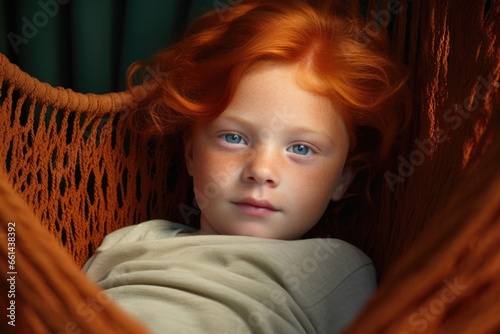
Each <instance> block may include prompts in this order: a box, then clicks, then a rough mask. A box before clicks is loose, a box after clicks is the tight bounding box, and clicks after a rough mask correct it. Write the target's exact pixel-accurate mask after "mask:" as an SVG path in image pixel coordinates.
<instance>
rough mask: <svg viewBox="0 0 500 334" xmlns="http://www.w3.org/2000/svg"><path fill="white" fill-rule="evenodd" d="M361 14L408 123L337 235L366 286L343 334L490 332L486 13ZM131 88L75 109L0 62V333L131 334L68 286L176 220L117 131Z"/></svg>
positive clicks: (498, 49)
mask: <svg viewBox="0 0 500 334" xmlns="http://www.w3.org/2000/svg"><path fill="white" fill-rule="evenodd" d="M352 3H353V4H354V5H353V10H357V8H356V6H355V4H356V1H354V2H352ZM370 3H371V4H373V6H372V8H374V9H373V10H374V11H375V13H380V14H381V15H382V14H384V13H389V15H390V16H391V15H392V16H393V17H392V18H393V20H394V22H393V26H392V27H393V33H392V36H393V37H392V39H393V45H394V47H395V49H396V50H397V51H398V54H399V56H400V57H401V59H405V60H406V62H407V63H408V64H409V67H410V70H411V72H412V78H411V82H410V83H411V86H412V91H413V94H414V100H415V106H416V113H415V117H414V119H413V121H412V127H411V129H410V130H409V131H408V134H407V135H408V138H414V140H411V141H409V143H408V144H407V145H406V146H405V145H404V144H403V145H402V146H401V151H399V152H396V153H395V156H394V165H393V166H392V167H391V168H390V169H388V170H387V172H386V173H385V174H384V175H383V176H381V178H380V180H379V181H380V182H379V184H380V190H379V191H378V193H377V196H376V197H377V198H376V202H378V203H380V207H379V208H378V209H376V210H374V211H373V212H370V214H369V215H364V216H363V215H360V217H359V221H357V222H356V224H357V225H356V227H355V228H354V230H353V231H350V232H348V233H347V232H345V233H343V232H339V234H338V236H339V237H342V238H344V239H346V240H347V241H349V242H351V243H353V244H355V245H357V246H358V247H360V248H361V249H363V250H364V251H365V252H366V253H367V254H368V255H369V256H370V257H371V258H372V259H373V261H374V263H375V265H376V267H377V270H378V272H379V276H380V278H381V281H380V285H379V289H378V291H377V293H376V295H375V296H374V298H373V299H372V300H371V302H370V303H369V305H368V306H367V307H366V308H365V310H364V311H363V313H362V314H361V315H360V317H359V318H358V319H357V321H355V322H354V324H353V325H352V326H351V327H350V328H349V329H347V333H422V332H428V333H457V332H460V333H462V332H473V333H496V332H500V317H498V315H497V313H498V310H500V299H499V298H498V296H499V295H500V283H499V281H498V277H499V276H500V246H499V245H500V224H499V223H500V192H499V191H498V189H500V172H499V170H500V168H499V167H500V138H499V137H500V133H499V130H500V129H499V127H500V119H499V118H500V84H499V79H500V45H499V44H500V3H498V2H497V1H473V2H461V3H459V2H433V1H430V0H427V1H410V0H408V1H402V2H401V3H400V5H401V6H402V8H409V7H410V6H411V13H412V17H411V22H410V23H411V24H407V22H408V18H407V11H401V12H398V13H397V15H396V14H393V13H392V12H391V8H394V7H391V6H389V2H385V1H384V3H385V4H386V5H387V6H385V7H384V8H385V9H384V8H382V9H379V8H378V7H377V3H378V1H371V2H370ZM369 11H370V9H369ZM383 11H385V12H383ZM408 12H409V11H408ZM379 28H380V29H385V28H387V27H386V26H384V25H383V24H382V26H380V25H379ZM141 88H142V87H138V88H137V90H136V91H134V92H122V93H110V94H104V95H93V94H85V95H84V94H80V93H76V92H73V91H71V90H69V89H63V88H59V87H57V88H56V87H51V86H49V85H48V84H45V83H41V82H39V81H38V80H36V79H35V78H33V77H31V76H29V75H28V74H26V73H24V72H22V71H21V70H20V69H19V68H18V67H17V66H16V65H13V64H11V63H10V62H9V60H8V59H7V58H6V57H5V56H3V55H0V89H1V90H0V93H1V95H0V143H1V144H0V152H1V155H2V157H3V159H1V161H0V225H1V230H0V254H1V260H0V272H1V276H2V279H1V283H0V286H1V287H2V292H1V293H2V295H1V299H0V300H1V302H0V307H1V308H2V310H3V312H4V314H3V315H2V320H1V322H0V328H1V332H2V333H6V332H18V333H46V332H47V331H51V332H54V333H74V332H75V333H76V332H79V330H81V332H82V333H100V334H101V333H143V332H145V329H144V328H143V326H142V325H141V324H139V323H137V322H136V321H135V320H133V319H132V318H130V317H129V316H128V315H126V314H125V313H124V312H122V311H121V309H120V308H119V307H117V306H116V305H115V304H114V303H113V302H111V301H110V300H109V299H107V298H106V296H105V295H104V294H103V293H102V291H101V290H99V288H98V287H96V286H95V285H94V284H93V283H91V282H90V281H89V280H88V279H87V278H86V277H85V276H84V275H83V274H82V273H81V272H80V268H81V266H82V265H83V263H84V262H85V261H86V260H87V259H88V257H89V256H90V255H91V254H92V253H93V252H94V251H95V249H96V247H97V246H98V245H99V244H100V242H101V241H102V238H103V237H104V235H106V234H107V233H109V232H111V231H113V230H116V229H117V228H120V227H122V226H125V225H128V224H132V223H134V222H140V221H144V220H147V219H152V218H167V219H171V220H173V221H177V222H181V223H182V222H186V221H187V217H186V215H189V210H187V211H186V210H185V209H186V208H184V207H183V206H182V204H180V203H183V202H182V199H185V198H186V187H185V186H184V184H183V183H182V182H180V181H179V180H181V179H182V178H180V177H178V171H177V170H176V169H175V168H174V167H172V166H173V165H171V163H170V162H169V161H168V159H167V155H166V154H161V153H162V152H163V151H162V152H159V151H157V150H159V148H154V147H151V146H150V145H149V144H148V143H146V142H144V141H143V140H142V139H141V138H140V137H139V136H138V135H137V134H135V133H133V132H131V131H130V130H129V129H127V128H126V126H125V124H126V123H125V122H123V121H122V120H123V118H124V117H126V116H127V113H128V112H129V111H130V110H132V109H133V108H134V106H135V105H137V103H138V102H140V101H141V96H142V95H141V94H143V93H147V91H146V92H144V88H142V90H143V91H141ZM415 138H416V139H415ZM164 149H166V150H168V149H169V146H168V143H167V144H166V146H165V148H164ZM5 313H6V314H5ZM9 322H10V323H9ZM12 324H15V327H13V326H12Z"/></svg>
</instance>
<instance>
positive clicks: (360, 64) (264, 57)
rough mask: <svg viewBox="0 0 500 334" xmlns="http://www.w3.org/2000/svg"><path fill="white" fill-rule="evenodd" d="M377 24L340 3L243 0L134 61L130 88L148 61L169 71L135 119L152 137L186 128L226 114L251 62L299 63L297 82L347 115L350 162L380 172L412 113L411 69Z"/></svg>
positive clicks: (201, 21) (296, 0)
mask: <svg viewBox="0 0 500 334" xmlns="http://www.w3.org/2000/svg"><path fill="white" fill-rule="evenodd" d="M220 14H223V15H220ZM368 27H369V25H368V24H367V22H365V21H363V20H361V19H360V18H356V17H354V16H353V15H352V14H351V13H350V12H349V11H347V10H345V8H343V7H341V6H339V5H336V4H333V2H332V1H313V0H309V1H306V0H302V1H301V0H273V1H269V0H247V1H245V0H244V1H242V2H241V4H239V5H237V6H234V7H228V9H227V10H225V11H224V12H223V13H220V12H216V11H212V12H209V13H207V14H205V15H203V16H201V17H199V18H198V19H197V20H195V21H194V22H193V24H192V26H191V27H190V29H189V30H188V31H187V33H186V34H185V35H184V36H183V37H182V38H181V39H180V40H179V41H178V42H177V43H176V44H174V45H172V46H171V47H169V48H167V49H165V50H163V51H161V52H159V53H158V54H156V56H154V58H153V59H152V60H151V61H149V62H146V63H137V64H134V65H133V66H131V68H130V69H129V74H128V78H129V87H132V81H133V78H134V77H135V75H136V74H137V73H140V72H141V71H140V69H142V70H144V69H145V68H146V67H147V66H149V68H150V70H151V69H152V70H155V71H158V72H160V73H166V75H164V76H163V77H162V80H161V82H159V83H158V82H157V84H156V86H154V89H151V90H150V92H149V94H148V95H147V96H146V97H145V98H144V99H143V100H142V101H141V106H140V107H139V108H137V110H136V112H135V114H134V117H133V118H132V119H133V121H134V124H136V125H137V124H140V126H141V128H142V129H143V131H145V132H146V133H147V134H149V135H153V136H158V135H162V134H178V133H182V132H184V131H186V130H188V129H189V128H190V127H191V126H192V125H193V124H195V123H198V122H207V121H210V120H213V119H214V118H216V117H217V116H218V115H219V114H220V113H222V112H223V111H224V110H225V108H226V107H227V106H228V104H229V103H230V101H231V99H232V97H233V95H234V93H235V91H236V88H237V86H238V84H239V82H240V80H241V79H242V77H243V76H244V75H245V73H246V72H247V71H248V70H249V69H250V67H252V66H254V65H255V64H257V63H260V62H263V61H267V62H269V61H271V62H277V63H287V64H297V65H299V66H298V67H299V71H298V75H297V83H298V84H299V85H301V87H303V88H304V89H306V90H309V91H311V92H314V93H317V94H321V95H323V96H326V97H328V98H330V100H331V101H332V103H333V104H334V105H335V106H336V108H337V109H338V110H340V111H341V112H342V115H343V116H344V120H345V122H346V125H347V128H348V132H349V136H350V146H351V147H350V154H349V157H348V162H347V163H348V164H350V165H351V167H353V169H354V170H355V171H359V170H360V169H363V168H365V167H369V168H372V167H374V168H373V169H376V167H380V166H382V164H383V162H384V161H385V160H386V158H387V156H388V155H389V153H390V151H391V147H392V146H393V143H394V140H395V138H396V136H397V133H398V130H399V129H401V128H402V127H403V126H404V125H405V124H406V123H407V121H408V120H409V115H410V110H409V108H408V104H407V103H406V101H407V93H408V92H407V90H406V89H405V81H406V75H405V70H404V67H403V66H401V65H400V64H398V63H397V62H396V61H394V60H393V59H392V57H391V55H390V52H389V51H390V44H389V40H388V38H387V36H386V35H385V34H383V33H379V32H377V31H373V30H372V29H368ZM144 73H145V72H144ZM365 183H366V182H365Z"/></svg>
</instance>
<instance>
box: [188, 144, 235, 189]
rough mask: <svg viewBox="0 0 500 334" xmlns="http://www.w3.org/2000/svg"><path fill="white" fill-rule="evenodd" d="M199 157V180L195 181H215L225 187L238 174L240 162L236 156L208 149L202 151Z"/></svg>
mask: <svg viewBox="0 0 500 334" xmlns="http://www.w3.org/2000/svg"><path fill="white" fill-rule="evenodd" d="M200 153H201V152H200ZM199 157H200V159H199V160H198V161H199V166H197V168H198V171H199V173H198V180H195V182H196V181H198V182H199V183H208V182H212V183H213V182H215V183H216V184H217V185H219V186H221V187H225V186H227V185H228V184H229V182H231V180H232V179H234V178H235V177H236V176H237V175H238V171H239V166H240V163H239V162H238V160H237V159H235V158H234V157H229V156H227V155H226V154H223V153H217V152H206V151H205V152H203V153H201V154H200V155H199Z"/></svg>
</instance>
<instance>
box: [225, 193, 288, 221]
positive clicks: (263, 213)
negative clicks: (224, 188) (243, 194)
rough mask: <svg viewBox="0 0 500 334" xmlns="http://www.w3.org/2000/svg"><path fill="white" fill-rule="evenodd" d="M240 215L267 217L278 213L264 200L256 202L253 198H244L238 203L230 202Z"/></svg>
mask: <svg viewBox="0 0 500 334" xmlns="http://www.w3.org/2000/svg"><path fill="white" fill-rule="evenodd" d="M232 203H233V204H234V205H235V206H236V207H237V208H238V209H239V210H240V211H241V212H242V213H244V214H247V215H251V216H257V217H267V216H269V215H271V214H273V213H275V212H278V211H280V210H278V209H277V208H276V207H274V206H273V205H272V204H271V203H270V202H268V201H266V200H257V199H254V198H244V199H242V200H240V201H236V202H232Z"/></svg>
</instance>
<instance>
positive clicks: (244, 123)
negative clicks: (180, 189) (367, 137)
mask: <svg viewBox="0 0 500 334" xmlns="http://www.w3.org/2000/svg"><path fill="white" fill-rule="evenodd" d="M223 117H224V118H225V119H223V120H221V121H226V120H227V121H230V122H236V123H239V124H240V125H242V126H244V127H247V128H253V127H254V125H253V124H252V123H251V121H248V120H246V119H244V118H242V117H240V116H238V115H231V116H223ZM281 126H284V127H286V128H287V132H290V133H303V134H308V135H315V136H321V137H325V138H327V139H328V140H329V141H330V142H332V143H335V140H333V138H332V137H331V136H330V135H329V134H328V133H325V132H318V131H315V130H313V129H311V128H307V127H303V126H295V127H288V126H287V125H286V124H285V123H283V124H282V125H281ZM271 130H272V129H271Z"/></svg>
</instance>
